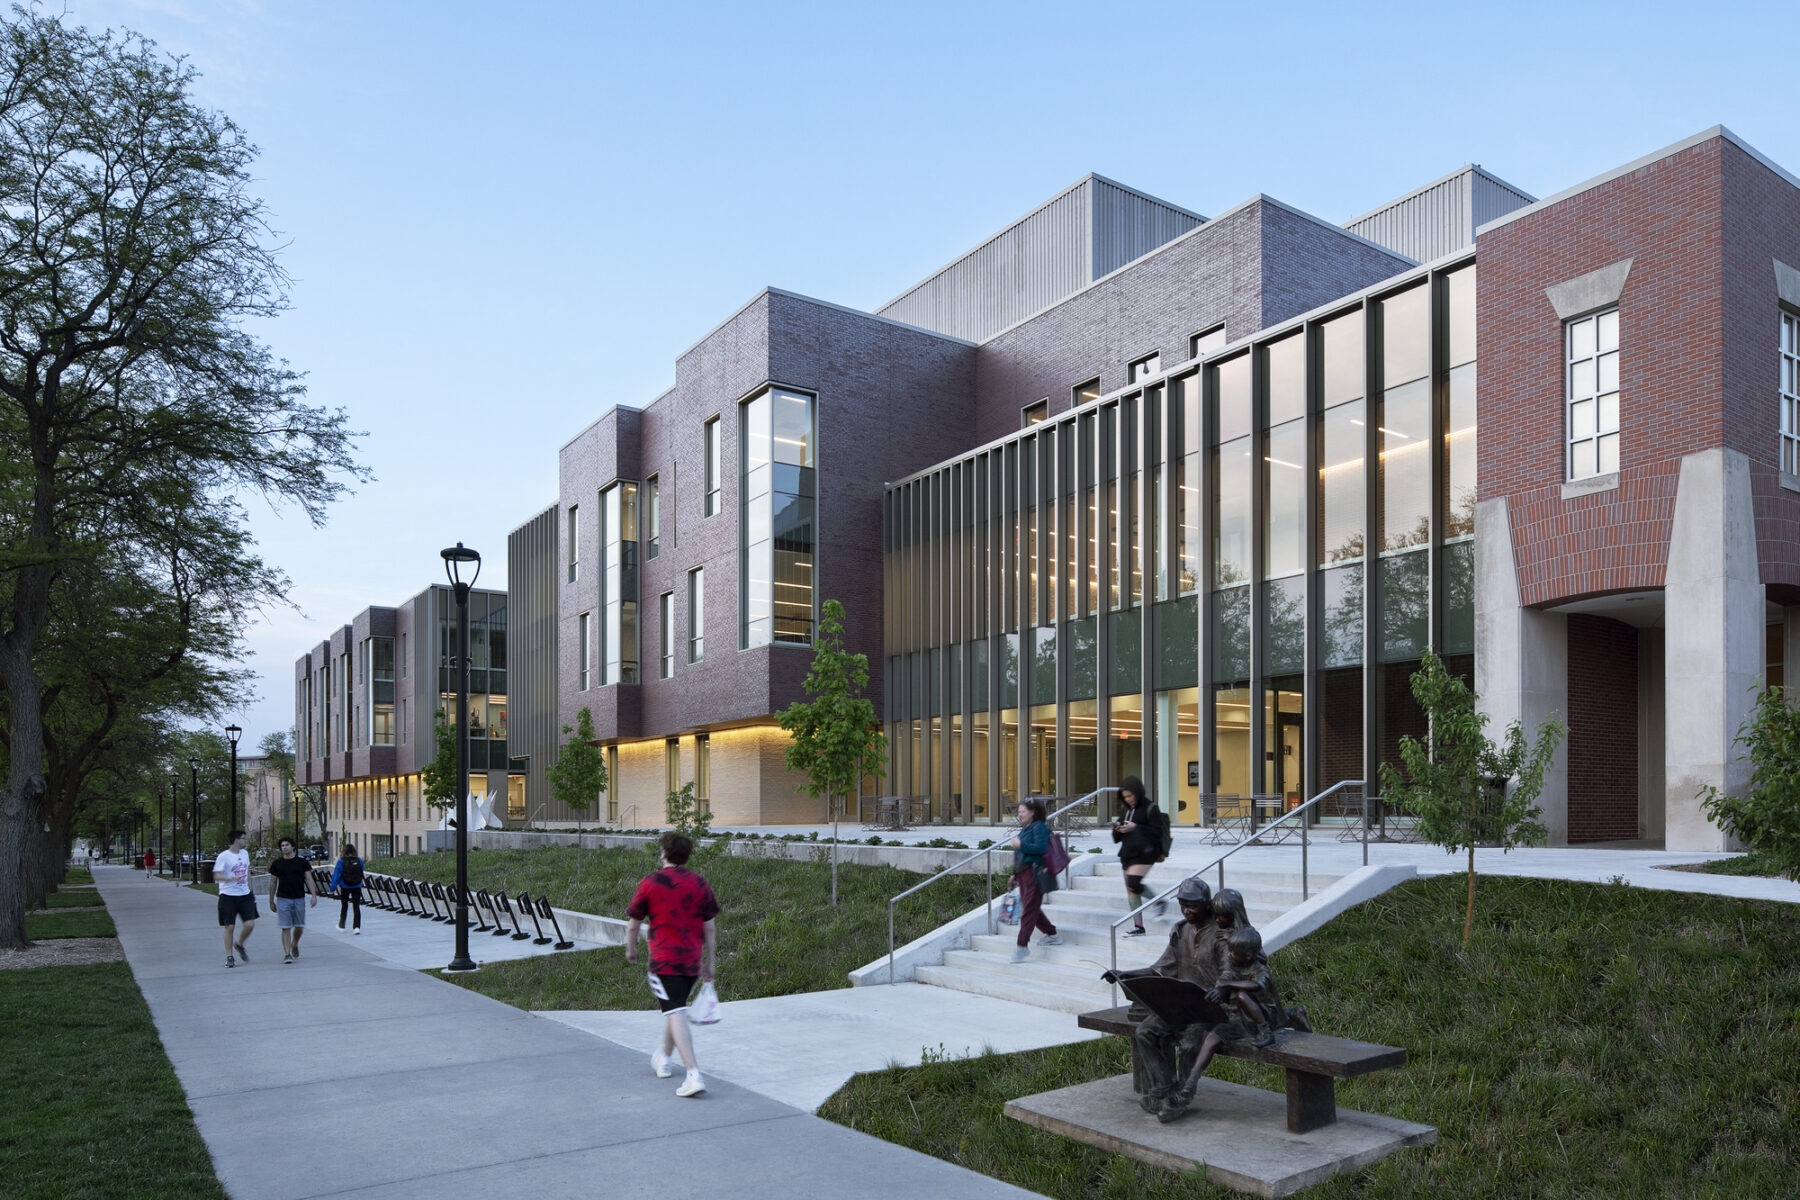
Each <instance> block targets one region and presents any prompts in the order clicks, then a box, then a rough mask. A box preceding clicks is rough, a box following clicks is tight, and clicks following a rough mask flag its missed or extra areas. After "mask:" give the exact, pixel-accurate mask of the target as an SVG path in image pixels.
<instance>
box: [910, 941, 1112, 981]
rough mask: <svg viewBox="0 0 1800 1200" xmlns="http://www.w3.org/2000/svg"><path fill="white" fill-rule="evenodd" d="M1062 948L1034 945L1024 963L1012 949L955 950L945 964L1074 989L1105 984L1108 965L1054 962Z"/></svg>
mask: <svg viewBox="0 0 1800 1200" xmlns="http://www.w3.org/2000/svg"><path fill="white" fill-rule="evenodd" d="M1060 949H1063V947H1061V946H1035V945H1034V946H1033V947H1032V948H1031V957H1030V958H1028V959H1026V960H1025V961H1024V962H1022V963H1016V962H1014V961H1012V950H1011V948H1008V949H1007V950H1005V951H1004V952H1001V951H987V950H952V951H950V952H949V953H947V954H945V955H944V966H946V967H955V968H956V969H957V970H959V971H975V972H978V973H980V974H983V975H1004V976H1006V977H1007V978H1009V979H1034V980H1037V981H1038V982H1040V983H1047V984H1051V985H1052V986H1055V987H1061V988H1067V989H1068V990H1070V991H1072V992H1079V991H1084V990H1091V989H1090V987H1089V985H1098V986H1100V987H1105V985H1104V984H1102V983H1100V972H1101V971H1103V970H1105V969H1106V968H1105V966H1104V965H1096V964H1095V963H1093V962H1091V961H1088V962H1079V963H1075V962H1056V961H1052V960H1051V959H1050V958H1049V954H1050V953H1051V952H1052V951H1055V950H1060ZM1091 957H1092V956H1090V958H1091Z"/></svg>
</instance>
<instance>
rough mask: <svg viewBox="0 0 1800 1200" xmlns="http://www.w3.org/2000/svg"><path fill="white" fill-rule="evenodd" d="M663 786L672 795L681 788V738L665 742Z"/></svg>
mask: <svg viewBox="0 0 1800 1200" xmlns="http://www.w3.org/2000/svg"><path fill="white" fill-rule="evenodd" d="M663 787H664V789H665V790H666V791H668V793H669V794H670V795H673V794H675V793H676V792H679V791H680V790H681V739H680V738H669V739H668V740H667V741H665V742H663Z"/></svg>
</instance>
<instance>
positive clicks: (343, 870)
mask: <svg viewBox="0 0 1800 1200" xmlns="http://www.w3.org/2000/svg"><path fill="white" fill-rule="evenodd" d="M331 890H332V891H334V892H336V893H337V894H338V928H339V929H342V928H343V927H344V914H345V913H349V914H350V915H351V917H352V921H351V925H352V929H351V933H352V935H353V936H355V937H361V936H362V890H363V860H362V859H360V858H358V857H356V847H355V846H353V845H351V844H350V843H349V842H345V843H344V852H343V853H342V854H340V855H338V860H337V865H336V866H334V867H332V868H331Z"/></svg>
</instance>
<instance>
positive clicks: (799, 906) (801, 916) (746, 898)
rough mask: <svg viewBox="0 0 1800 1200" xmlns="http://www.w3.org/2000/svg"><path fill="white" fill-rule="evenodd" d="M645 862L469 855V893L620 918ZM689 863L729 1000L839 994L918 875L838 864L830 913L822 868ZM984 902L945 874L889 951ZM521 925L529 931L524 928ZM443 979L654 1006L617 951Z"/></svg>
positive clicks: (395, 863)
mask: <svg viewBox="0 0 1800 1200" xmlns="http://www.w3.org/2000/svg"><path fill="white" fill-rule="evenodd" d="M382 865H383V866H384V867H388V868H389V870H390V871H391V873H393V874H397V875H405V876H409V877H411V878H413V879H418V880H432V881H436V882H441V883H448V882H451V881H453V880H454V879H455V877H456V860H455V858H454V856H452V855H449V854H428V855H417V856H414V857H411V858H400V859H395V860H392V861H391V864H390V863H389V862H388V861H385V860H384V862H383V864H382ZM654 865H655V864H654V862H653V861H652V860H651V858H650V856H649V855H648V854H647V853H646V852H644V851H642V850H631V849H617V850H580V851H578V850H576V849H575V848H574V847H572V846H558V847H553V848H550V849H543V850H484V851H481V852H479V853H474V854H471V855H469V886H470V887H472V888H477V889H479V888H486V889H487V890H488V891H489V892H490V893H492V892H496V891H505V892H506V893H507V895H508V896H516V895H518V893H519V892H520V891H525V892H529V893H530V894H531V895H533V896H539V895H544V896H548V897H550V903H551V904H553V905H555V906H556V907H557V908H568V909H574V910H575V911H577V912H588V913H595V914H598V915H601V916H612V917H619V918H621V919H622V918H623V917H624V916H625V906H626V905H627V904H629V903H630V901H631V894H632V892H633V891H634V890H635V889H636V887H637V883H638V880H639V879H641V878H643V876H644V875H645V874H647V873H648V872H649V871H650V870H651V869H652V868H653V867H654ZM694 865H695V867H696V869H698V870H699V871H700V873H701V874H703V875H705V876H706V878H707V882H708V883H710V884H711V885H712V889H713V893H714V894H715V895H716V896H718V898H719V906H720V908H721V909H723V912H722V913H721V914H720V916H719V922H718V927H719V964H718V977H719V990H720V993H721V994H722V995H723V996H724V997H725V998H726V999H731V1000H747V999H753V998H755V997H759V996H785V995H791V994H793V993H795V992H816V991H826V990H829V989H831V988H841V987H848V986H849V980H848V979H847V978H846V976H847V975H848V973H849V972H850V971H852V970H854V969H855V968H857V967H860V966H862V965H863V964H865V963H868V962H871V961H873V960H874V959H876V958H878V957H880V956H881V955H883V954H886V953H887V944H888V943H887V900H888V897H890V896H892V895H894V894H895V893H897V892H903V891H905V890H906V889H907V888H909V887H911V886H913V885H914V884H916V883H920V882H923V881H924V879H925V878H926V876H923V875H917V874H913V873H911V872H908V871H901V870H898V869H897V868H894V867H866V866H849V865H840V866H839V867H838V907H837V908H836V909H833V908H831V907H830V899H831V870H830V867H829V866H828V865H825V864H822V863H818V862H793V861H790V860H787V859H777V858H738V857H733V856H729V855H721V856H719V857H717V858H713V859H710V860H706V861H702V862H697V863H695V864H694ZM994 888H995V896H996V898H998V897H999V896H1003V895H1005V892H1006V889H1005V885H1004V883H1003V882H1001V881H1000V880H998V879H996V881H995V885H994ZM986 898H987V890H986V885H985V884H984V883H983V882H982V879H981V876H979V875H962V876H952V877H950V878H949V879H945V880H943V881H941V882H939V883H936V884H934V885H932V886H931V887H929V888H927V889H926V890H925V891H923V892H921V893H919V894H918V895H916V896H910V897H908V898H907V899H905V900H903V901H901V902H900V904H899V905H898V906H897V907H896V910H895V914H894V932H895V938H896V942H897V944H898V945H902V946H904V945H905V944H906V943H907V942H909V941H911V940H912V939H913V938H915V937H918V936H919V935H921V934H923V933H926V932H927V931H929V930H932V929H935V928H937V927H938V926H939V925H942V924H943V923H944V922H945V921H948V920H950V919H951V918H952V917H956V916H959V915H961V914H962V913H965V912H967V911H968V910H969V909H971V908H973V907H974V906H975V905H977V904H979V903H981V902H982V901H983V900H985V899H986ZM525 927H526V928H527V929H530V928H531V923H530V922H529V921H527V922H526V925H525ZM545 931H546V932H548V931H549V925H548V922H546V923H545ZM471 932H472V931H471ZM486 936H490V935H486V934H473V932H472V936H471V939H470V947H471V949H470V952H471V953H472V954H475V955H476V956H477V957H479V949H480V947H479V942H480V939H481V938H482V937H486ZM446 978H451V977H448V976H447V977H446ZM454 979H455V981H456V982H457V983H459V984H461V985H462V986H464V987H469V988H473V989H474V990H476V991H479V992H482V993H484V994H486V995H489V996H493V997H495V998H496V999H499V1000H503V1001H505V1002H506V1003H508V1004H511V1005H514V1006H516V1007H518V1008H524V1009H534V1008H537V1009H638V1008H650V1007H654V1002H653V1001H652V1000H651V998H650V993H649V991H648V990H647V989H646V988H645V986H644V965H643V960H642V958H641V957H640V959H639V961H638V965H636V966H628V965H626V963H625V955H624V954H623V952H622V951H620V950H618V949H616V948H615V949H608V950H601V951H594V952H591V953H575V952H572V951H571V952H568V953H563V954H544V955H539V956H536V957H533V958H527V959H517V960H514V961H512V962H502V963H495V964H492V965H489V966H484V967H483V968H482V969H481V971H480V972H478V973H476V974H472V975H460V976H455V977H454Z"/></svg>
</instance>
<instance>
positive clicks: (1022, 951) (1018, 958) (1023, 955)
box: [1012, 946, 1031, 962]
mask: <svg viewBox="0 0 1800 1200" xmlns="http://www.w3.org/2000/svg"><path fill="white" fill-rule="evenodd" d="M1030 957H1031V947H1030V946H1020V947H1018V948H1017V949H1015V950H1014V951H1013V953H1012V960H1013V961H1014V962H1024V961H1025V960H1026V959H1028V958H1030Z"/></svg>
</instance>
